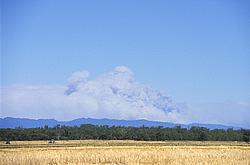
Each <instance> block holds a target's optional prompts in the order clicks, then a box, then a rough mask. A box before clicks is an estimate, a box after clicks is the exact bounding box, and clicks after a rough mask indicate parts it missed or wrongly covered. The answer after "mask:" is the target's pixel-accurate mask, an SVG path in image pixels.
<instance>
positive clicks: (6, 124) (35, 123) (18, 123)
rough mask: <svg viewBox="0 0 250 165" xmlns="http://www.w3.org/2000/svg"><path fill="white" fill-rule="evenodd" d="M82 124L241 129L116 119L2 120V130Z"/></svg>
mask: <svg viewBox="0 0 250 165" xmlns="http://www.w3.org/2000/svg"><path fill="white" fill-rule="evenodd" d="M82 124H93V125H108V126H127V127H141V126H145V127H158V126H161V127H169V128H172V127H175V126H181V127H182V128H191V127H192V126H199V127H205V128H208V129H228V128H233V129H239V127H233V126H225V125H219V124H199V123H192V124H175V123H171V122H159V121H149V120H144V119H142V120H115V119H92V118H80V119H75V120H71V121H57V120H54V119H38V120H35V119H27V118H11V117H7V118H0V128H16V127H22V128H36V127H44V126H45V125H47V126H49V127H54V126H56V125H66V126H80V125H82Z"/></svg>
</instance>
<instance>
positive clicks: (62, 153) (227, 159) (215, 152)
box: [0, 140, 250, 165]
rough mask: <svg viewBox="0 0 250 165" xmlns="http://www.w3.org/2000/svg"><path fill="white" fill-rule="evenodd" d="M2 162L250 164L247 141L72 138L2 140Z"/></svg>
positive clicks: (55, 164)
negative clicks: (50, 142)
mask: <svg viewBox="0 0 250 165" xmlns="http://www.w3.org/2000/svg"><path fill="white" fill-rule="evenodd" d="M0 164H1V165H44V164H48V165H52V164H53V165H64V164H68V165H69V164H71V165H73V164H74V165H84V164H86V165H87V164H128V165H130V164H131V165H134V164H135V165H136V164H147V165H151V164H152V165H153V164H158V165H165V164H170V165H174V164H186V165H190V164H217V165H221V164H227V165H230V164H231V165H234V164H237V165H241V164H242V165H248V164H250V145H249V144H247V143H244V142H194V141H161V142H153V141H148V142H145V141H126V140H114V141H111V140H110V141H107V140H106V141H104V140H69V141H56V142H55V143H54V144H48V142H47V141H12V142H11V144H5V143H4V142H1V145H0Z"/></svg>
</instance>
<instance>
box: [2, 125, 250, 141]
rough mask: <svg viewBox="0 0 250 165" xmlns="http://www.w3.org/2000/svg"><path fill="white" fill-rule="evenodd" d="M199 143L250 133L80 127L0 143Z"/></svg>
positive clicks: (17, 132) (24, 132)
mask: <svg viewBox="0 0 250 165" xmlns="http://www.w3.org/2000/svg"><path fill="white" fill-rule="evenodd" d="M49 139H56V140H79V139H101V140H125V139H129V140H146V141H148V140H153V141H158V140H159V141H160V140H199V141H206V140H211V141H246V142H249V141H250V130H245V129H240V130H233V129H227V130H223V129H214V130H209V129H207V128H203V127H192V128H190V129H187V128H181V127H179V126H177V127H174V128H163V127H144V126H143V127H140V128H137V127H121V126H112V127H109V126H96V125H90V124H86V125H81V126H80V127H76V126H75V127H70V126H60V125H57V126H56V127H53V128H49V127H48V126H45V127H39V128H15V129H9V128H7V129H0V140H1V141H5V140H6V141H7V140H49Z"/></svg>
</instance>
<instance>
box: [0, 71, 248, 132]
mask: <svg viewBox="0 0 250 165" xmlns="http://www.w3.org/2000/svg"><path fill="white" fill-rule="evenodd" d="M0 94H1V100H0V105H1V107H0V108H1V109H0V117H7V116H10V117H25V118H54V119H57V120H72V119H76V118H82V117H84V118H87V117H90V118H111V119H148V120H158V121H166V122H175V123H192V122H199V123H212V124H225V125H234V126H242V127H248V128H250V104H249V103H239V102H224V103H206V104H180V103H176V102H173V101H172V99H171V98H170V97H169V96H168V95H166V94H165V93H164V92H159V91H157V90H154V89H152V88H150V87H149V86H146V85H144V84H141V83H139V82H137V81H136V80H135V78H134V74H133V72H132V71H131V70H130V69H129V68H127V67H125V66H118V67H116V68H115V69H114V70H112V71H110V72H108V73H105V74H102V75H100V76H97V77H96V78H94V79H89V72H88V71H85V70H82V71H78V72H75V73H73V74H72V75H71V76H70V77H69V79H68V84H67V85H65V86H38V85H37V86H30V85H19V86H8V87H1V90H0Z"/></svg>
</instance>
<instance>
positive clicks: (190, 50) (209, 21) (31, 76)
mask: <svg viewBox="0 0 250 165" xmlns="http://www.w3.org/2000/svg"><path fill="white" fill-rule="evenodd" d="M1 12H2V13H1V14H2V20H1V29H2V34H1V36H2V37H1V42H2V51H1V57H2V65H1V70H2V86H9V85H13V84H32V85H39V84H48V85H54V84H66V83H67V82H66V80H67V77H69V75H70V74H71V73H72V72H74V71H77V70H81V69H86V70H88V71H89V72H90V77H95V76H97V75H99V74H101V73H104V72H107V71H109V70H112V68H114V67H116V66H119V65H124V66H127V67H128V68H130V69H131V70H132V71H133V72H134V74H135V77H136V80H137V81H139V82H143V83H145V84H148V85H150V86H152V87H153V88H156V89H159V90H165V91H167V92H168V93H169V94H170V95H171V96H172V97H173V98H174V99H175V100H177V101H179V102H194V103H197V102H223V101H228V100H230V101H237V102H248V103H249V100H250V46H249V45H250V2H249V1H247V0H245V1H244V0H239V1H235V0H219V1H218V0H204V1H198V0H189V1H184V0H183V1H181V0H177V1H174V0H171V1H170V0H166V1H165V0H164V1H160V0H159V1H152V0H151V1H149V0H147V1H142V0H136V1H134V0H133V1H132V0H127V1H115V0H114V1H111V0H108V1H101V0H100V1H80V0H73V1H69V0H22V1H19V0H2V1H1Z"/></svg>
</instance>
